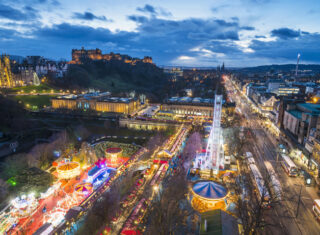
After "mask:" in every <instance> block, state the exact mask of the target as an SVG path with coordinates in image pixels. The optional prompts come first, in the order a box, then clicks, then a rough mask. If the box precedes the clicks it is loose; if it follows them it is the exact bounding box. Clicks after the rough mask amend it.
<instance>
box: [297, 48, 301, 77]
mask: <svg viewBox="0 0 320 235" xmlns="http://www.w3.org/2000/svg"><path fill="white" fill-rule="evenodd" d="M299 60H300V53H298V57H297V65H296V77H297V76H298V66H299Z"/></svg>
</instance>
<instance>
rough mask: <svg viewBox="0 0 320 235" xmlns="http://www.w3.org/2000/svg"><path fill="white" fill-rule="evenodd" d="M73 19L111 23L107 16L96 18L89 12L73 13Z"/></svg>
mask: <svg viewBox="0 0 320 235" xmlns="http://www.w3.org/2000/svg"><path fill="white" fill-rule="evenodd" d="M73 18H74V19H79V20H88V21H92V20H101V21H111V20H109V19H107V18H106V17H105V16H96V15H94V14H93V13H91V12H88V11H86V12H84V13H80V12H75V13H73Z"/></svg>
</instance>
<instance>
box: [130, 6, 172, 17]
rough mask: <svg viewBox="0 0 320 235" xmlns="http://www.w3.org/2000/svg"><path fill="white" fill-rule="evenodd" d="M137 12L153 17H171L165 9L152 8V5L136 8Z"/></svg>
mask: <svg viewBox="0 0 320 235" xmlns="http://www.w3.org/2000/svg"><path fill="white" fill-rule="evenodd" d="M136 10H137V11H139V12H142V13H148V14H151V15H153V16H159V15H161V16H172V14H171V12H169V11H167V10H166V9H164V8H162V7H157V8H156V7H154V6H152V5H149V4H146V5H144V7H137V8H136Z"/></svg>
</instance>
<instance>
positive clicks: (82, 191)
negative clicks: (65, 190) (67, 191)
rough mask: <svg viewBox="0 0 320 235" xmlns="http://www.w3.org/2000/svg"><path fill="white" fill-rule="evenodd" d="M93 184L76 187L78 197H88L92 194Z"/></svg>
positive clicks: (82, 184) (80, 184)
mask: <svg viewBox="0 0 320 235" xmlns="http://www.w3.org/2000/svg"><path fill="white" fill-rule="evenodd" d="M92 189H93V188H92V184H91V183H85V182H83V183H79V184H77V185H76V186H75V187H74V192H75V193H76V194H77V195H82V196H87V195H89V194H90V193H92Z"/></svg>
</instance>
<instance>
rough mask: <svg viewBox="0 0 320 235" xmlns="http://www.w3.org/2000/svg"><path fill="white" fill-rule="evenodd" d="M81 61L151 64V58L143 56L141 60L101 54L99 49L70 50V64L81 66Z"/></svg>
mask: <svg viewBox="0 0 320 235" xmlns="http://www.w3.org/2000/svg"><path fill="white" fill-rule="evenodd" d="M83 60H107V61H109V60H122V61H124V62H125V63H128V64H132V65H135V64H136V63H137V62H143V63H150V64H152V63H153V62H152V58H151V57H149V56H145V57H144V58H143V59H138V58H132V57H130V56H128V55H121V54H119V53H117V54H116V53H113V52H111V53H110V54H102V51H101V50H100V49H98V48H97V49H93V50H85V49H84V48H83V47H82V48H81V49H80V50H79V49H72V60H71V61H70V62H69V63H70V64H81V63H82V61H83Z"/></svg>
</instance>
